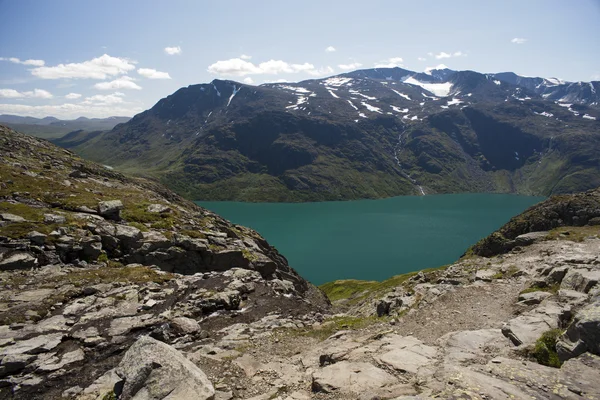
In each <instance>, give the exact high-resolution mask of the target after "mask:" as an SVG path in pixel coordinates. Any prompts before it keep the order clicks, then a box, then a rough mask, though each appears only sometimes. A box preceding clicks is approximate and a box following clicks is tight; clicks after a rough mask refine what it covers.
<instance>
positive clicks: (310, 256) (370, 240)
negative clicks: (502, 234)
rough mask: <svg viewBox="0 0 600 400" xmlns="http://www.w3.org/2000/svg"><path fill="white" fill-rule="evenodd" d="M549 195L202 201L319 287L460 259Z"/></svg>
mask: <svg viewBox="0 0 600 400" xmlns="http://www.w3.org/2000/svg"><path fill="white" fill-rule="evenodd" d="M543 199H544V198H543V197H530V196H515V195H503V194H449V195H432V196H420V197H417V196H403V197H393V198H388V199H381V200H357V201H344V202H323V203H238V202H204V201H203V202H197V203H198V204H200V205H201V206H203V207H205V208H207V209H209V210H211V211H214V212H215V213H217V214H219V215H221V216H223V217H224V218H226V219H228V220H230V221H232V222H234V223H236V224H240V225H245V226H248V227H251V228H253V229H255V230H256V231H258V232H259V233H260V234H261V235H262V236H264V237H265V238H266V239H267V240H268V241H269V243H270V244H271V245H273V246H275V247H276V248H277V250H279V252H280V253H282V254H283V255H284V256H285V257H286V258H287V259H288V261H289V264H290V265H291V266H292V267H293V268H294V269H296V271H298V273H300V275H302V276H303V277H304V278H306V279H308V280H309V281H311V282H312V283H314V284H316V285H320V284H323V283H325V282H329V281H333V280H336V279H351V278H352V279H365V280H383V279H387V278H389V277H391V276H393V275H397V274H402V273H406V272H411V271H415V270H420V269H423V268H431V267H438V266H441V265H444V264H449V263H451V262H453V261H456V260H457V259H458V258H459V257H460V256H461V255H462V254H463V253H464V252H465V250H466V249H467V248H468V247H469V246H470V245H472V244H474V243H475V242H477V241H478V240H479V239H481V238H483V237H485V236H487V235H488V234H490V233H491V232H493V231H495V230H496V229H498V228H500V227H501V226H502V225H503V224H504V223H506V222H508V220H509V219H510V218H511V217H513V216H515V215H517V214H519V213H521V212H522V211H524V210H525V209H526V208H528V207H529V206H531V205H533V204H535V203H538V202H540V201H542V200H543Z"/></svg>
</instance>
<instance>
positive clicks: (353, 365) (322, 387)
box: [312, 361, 398, 393]
mask: <svg viewBox="0 0 600 400" xmlns="http://www.w3.org/2000/svg"><path fill="white" fill-rule="evenodd" d="M312 379H313V381H312V389H313V391H315V392H324V393H332V392H336V391H341V392H350V393H365V392H369V391H373V390H376V389H379V388H382V387H384V386H389V385H393V384H395V383H398V381H397V380H396V378H394V376H393V375H390V374H389V373H387V372H385V371H384V370H383V369H381V368H377V367H375V366H373V365H372V364H369V363H366V362H348V361H340V362H338V363H335V364H333V365H328V366H326V367H324V368H321V369H319V370H318V371H316V372H314V373H313V375H312Z"/></svg>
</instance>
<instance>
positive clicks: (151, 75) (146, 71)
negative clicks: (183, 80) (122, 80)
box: [137, 68, 171, 79]
mask: <svg viewBox="0 0 600 400" xmlns="http://www.w3.org/2000/svg"><path fill="white" fill-rule="evenodd" d="M137 72H138V74H140V75H142V76H143V77H145V78H148V79H171V76H170V75H169V73H168V72H160V71H157V70H155V69H152V68H139V69H138V70H137Z"/></svg>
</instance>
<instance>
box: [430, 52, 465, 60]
mask: <svg viewBox="0 0 600 400" xmlns="http://www.w3.org/2000/svg"><path fill="white" fill-rule="evenodd" d="M428 54H429V55H431V54H432V53H428ZM462 56H466V54H465V53H463V52H462V51H455V52H454V53H446V52H445V51H442V52H440V53H439V54H436V55H435V58H436V59H438V60H441V59H442V58H450V57H462Z"/></svg>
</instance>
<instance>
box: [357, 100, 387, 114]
mask: <svg viewBox="0 0 600 400" xmlns="http://www.w3.org/2000/svg"><path fill="white" fill-rule="evenodd" d="M360 104H362V105H363V106H365V107H366V108H367V110H369V111H371V112H377V113H379V114H383V113H382V112H381V108H378V107H374V106H372V105H370V104H369V103H367V102H366V101H361V102H360Z"/></svg>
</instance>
